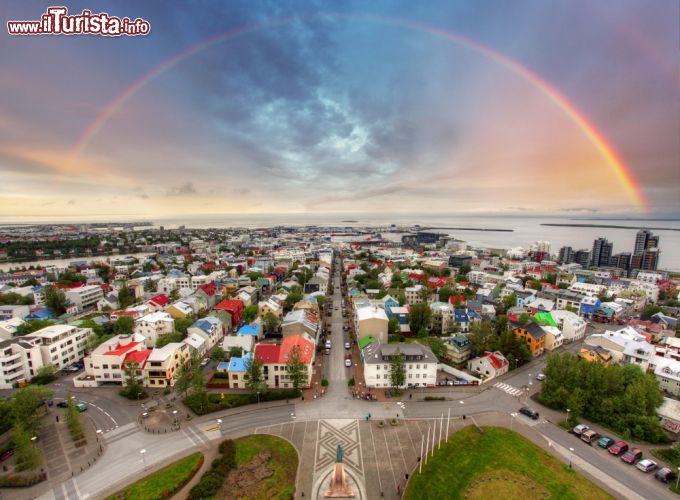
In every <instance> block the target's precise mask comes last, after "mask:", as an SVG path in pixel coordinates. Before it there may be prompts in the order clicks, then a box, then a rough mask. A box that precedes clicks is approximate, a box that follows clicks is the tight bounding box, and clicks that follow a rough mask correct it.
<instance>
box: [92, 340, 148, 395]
mask: <svg viewBox="0 0 680 500" xmlns="http://www.w3.org/2000/svg"><path fill="white" fill-rule="evenodd" d="M139 351H149V353H150V352H151V351H150V350H148V349H146V346H145V344H144V338H143V337H142V336H139V335H117V336H115V337H113V338H112V339H109V340H107V341H106V342H104V343H102V344H100V345H99V346H97V348H96V349H95V350H94V351H92V353H91V354H90V355H89V356H87V357H86V358H85V361H84V364H85V373H87V374H88V375H91V376H92V377H94V379H95V382H96V385H102V384H105V383H113V384H118V385H122V384H123V382H124V381H125V359H126V357H127V356H128V355H129V354H131V353H133V352H139Z"/></svg>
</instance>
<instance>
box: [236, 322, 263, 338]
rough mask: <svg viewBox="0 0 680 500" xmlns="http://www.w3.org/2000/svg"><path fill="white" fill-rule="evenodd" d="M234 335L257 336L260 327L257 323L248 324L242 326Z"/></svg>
mask: <svg viewBox="0 0 680 500" xmlns="http://www.w3.org/2000/svg"><path fill="white" fill-rule="evenodd" d="M236 333H238V334H239V335H258V334H259V333H260V327H259V326H258V325H257V323H250V324H248V325H243V326H242V327H241V328H239V329H238V332H236Z"/></svg>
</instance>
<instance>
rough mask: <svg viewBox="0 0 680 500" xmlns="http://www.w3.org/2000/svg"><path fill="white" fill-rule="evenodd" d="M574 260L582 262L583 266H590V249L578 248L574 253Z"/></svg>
mask: <svg viewBox="0 0 680 500" xmlns="http://www.w3.org/2000/svg"><path fill="white" fill-rule="evenodd" d="M574 262H576V263H577V264H580V265H581V267H588V264H589V263H590V251H589V250H587V249H585V248H584V249H582V250H577V251H576V253H575V254H574Z"/></svg>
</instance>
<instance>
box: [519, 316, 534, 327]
mask: <svg viewBox="0 0 680 500" xmlns="http://www.w3.org/2000/svg"><path fill="white" fill-rule="evenodd" d="M530 321H531V314H529V313H522V314H520V315H519V318H517V322H518V323H519V324H520V326H524V325H527V324H529V322H530Z"/></svg>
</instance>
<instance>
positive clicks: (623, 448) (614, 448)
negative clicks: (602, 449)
mask: <svg viewBox="0 0 680 500" xmlns="http://www.w3.org/2000/svg"><path fill="white" fill-rule="evenodd" d="M607 451H609V453H611V454H612V455H615V456H617V457H618V456H619V455H622V454H624V453H626V452H627V451H628V443H626V442H625V441H618V442H616V443H614V444H613V445H611V446H610V447H609V448H607Z"/></svg>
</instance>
